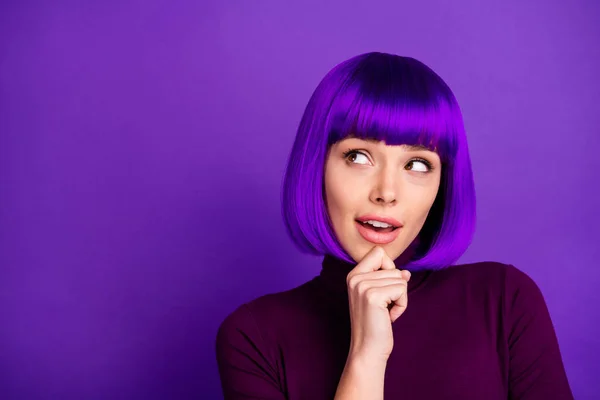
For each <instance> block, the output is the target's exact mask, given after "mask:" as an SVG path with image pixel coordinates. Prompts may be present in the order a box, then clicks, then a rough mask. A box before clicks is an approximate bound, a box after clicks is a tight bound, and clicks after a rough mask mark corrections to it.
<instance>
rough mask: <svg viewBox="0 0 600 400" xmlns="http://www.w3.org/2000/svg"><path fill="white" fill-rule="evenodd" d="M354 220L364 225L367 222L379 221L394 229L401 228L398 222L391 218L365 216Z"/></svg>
mask: <svg viewBox="0 0 600 400" xmlns="http://www.w3.org/2000/svg"><path fill="white" fill-rule="evenodd" d="M356 220H357V221H360V222H362V223H365V222H367V221H379V222H385V223H386V224H389V225H392V226H393V227H394V228H401V227H402V223H401V222H400V221H398V220H397V219H394V218H392V217H387V216H384V215H375V214H367V215H363V216H361V217H358V218H357V219H356Z"/></svg>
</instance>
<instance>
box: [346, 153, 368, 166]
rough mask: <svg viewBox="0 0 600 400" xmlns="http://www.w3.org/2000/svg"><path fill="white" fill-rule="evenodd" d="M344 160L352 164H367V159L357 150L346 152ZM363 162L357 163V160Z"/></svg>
mask: <svg viewBox="0 0 600 400" xmlns="http://www.w3.org/2000/svg"><path fill="white" fill-rule="evenodd" d="M344 158H345V159H347V160H348V161H350V162H351V163H353V164H363V165H364V164H368V163H369V158H368V157H367V156H366V155H365V154H364V153H362V152H360V151H358V150H348V151H347V152H345V153H344ZM361 159H362V160H363V162H360V161H359V162H357V160H361Z"/></svg>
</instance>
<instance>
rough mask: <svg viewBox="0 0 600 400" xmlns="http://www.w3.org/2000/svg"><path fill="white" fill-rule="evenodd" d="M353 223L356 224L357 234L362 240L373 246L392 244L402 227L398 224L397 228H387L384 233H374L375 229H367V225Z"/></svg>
mask: <svg viewBox="0 0 600 400" xmlns="http://www.w3.org/2000/svg"><path fill="white" fill-rule="evenodd" d="M382 222H383V221H382ZM396 222H397V221H396ZM354 223H355V224H356V229H357V230H358V233H360V235H361V236H362V237H363V239H365V240H366V241H368V242H371V243H375V244H388V243H391V242H393V241H394V240H396V238H397V237H398V235H399V234H400V229H401V227H402V224H399V226H398V227H397V228H387V230H384V231H376V230H375V229H373V228H371V227H368V226H367V225H368V224H365V223H363V222H360V221H358V220H357V221H355V222H354ZM390 229H391V230H390Z"/></svg>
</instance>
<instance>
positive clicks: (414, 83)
mask: <svg viewBox="0 0 600 400" xmlns="http://www.w3.org/2000/svg"><path fill="white" fill-rule="evenodd" d="M349 136H353V137H358V138H361V139H367V138H368V139H375V140H380V141H384V142H385V143H386V144H388V145H400V144H408V145H423V146H425V147H427V148H428V149H430V150H432V151H435V152H436V153H437V154H438V155H439V157H440V160H441V161H442V171H441V179H440V188H439V190H438V194H437V196H436V199H435V201H434V203H433V205H432V207H431V210H430V211H429V214H428V216H427V219H426V221H425V224H424V225H423V228H422V229H421V231H420V232H419V235H418V237H417V240H416V241H415V243H418V248H417V249H416V252H415V255H414V256H413V257H412V259H411V260H410V262H409V263H408V264H406V266H405V267H404V268H406V269H409V270H413V271H417V270H422V269H441V268H445V267H447V266H450V265H453V264H454V263H455V262H456V261H457V260H458V258H459V257H460V256H461V255H462V254H463V253H464V252H465V250H466V249H467V247H468V246H469V245H470V243H471V240H472V238H473V235H474V232H475V219H476V218H475V185H474V182H473V173H472V170H471V160H470V158H469V150H468V146H467V139H466V134H465V129H464V124H463V119H462V115H461V112H460V108H459V106H458V102H457V101H456V98H455V97H454V94H453V93H452V91H451V90H450V88H449V87H448V85H446V83H445V82H444V81H443V80H442V78H440V77H439V76H438V75H437V74H436V73H435V72H434V71H433V70H431V69H430V68H429V67H428V66H426V65H425V64H423V63H422V62H420V61H418V60H416V59H414V58H410V57H401V56H397V55H392V54H386V53H379V52H372V53H366V54H361V55H358V56H356V57H353V58H350V59H349V60H346V61H344V62H342V63H340V64H338V65H337V66H335V67H334V68H333V69H332V70H331V71H329V73H327V75H326V76H325V77H324V78H323V80H322V81H321V82H320V83H319V85H318V86H317V88H316V89H315V91H314V93H313V95H312V96H311V98H310V100H309V102H308V105H307V106H306V110H305V111H304V115H303V116H302V120H301V121H300V126H299V128H298V131H297V134H296V138H295V141H294V144H293V146H292V150H291V153H290V156H289V158H288V163H287V167H286V171H285V175H284V180H283V186H282V193H281V200H282V214H283V219H284V222H285V226H286V229H287V232H288V234H289V235H290V237H291V238H292V240H293V241H294V243H295V244H296V246H297V247H298V248H299V249H300V251H302V252H304V253H311V254H319V255H324V254H329V255H333V256H335V257H337V258H340V259H343V260H345V261H347V262H351V263H355V261H354V260H353V259H352V258H351V257H350V255H349V254H348V253H347V252H346V251H345V250H344V249H343V248H342V246H341V244H340V243H339V241H338V239H337V237H336V235H335V232H334V230H333V227H332V224H331V220H330V219H329V215H328V212H327V207H326V202H325V191H324V179H323V178H324V166H325V159H326V156H327V153H328V150H329V148H330V147H331V145H332V144H334V143H336V142H338V141H340V140H342V139H344V138H346V137H349Z"/></svg>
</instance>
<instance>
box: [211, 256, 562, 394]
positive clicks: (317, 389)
mask: <svg viewBox="0 0 600 400" xmlns="http://www.w3.org/2000/svg"><path fill="white" fill-rule="evenodd" d="M396 266H397V267H399V268H401V265H400V264H399V262H398V260H396ZM352 268H354V265H353V264H349V263H346V262H344V261H341V260H339V259H337V258H333V257H331V256H325V258H324V259H323V263H322V270H321V273H320V275H319V276H317V277H315V278H314V279H312V280H310V281H309V282H307V283H305V284H303V285H301V286H299V287H296V288H294V289H291V290H287V291H284V292H279V293H273V294H268V295H265V296H262V297H259V298H257V299H255V300H253V301H251V302H249V303H247V304H243V305H241V306H240V307H238V308H237V309H236V310H234V311H233V312H232V313H231V314H229V315H228V316H227V317H226V318H225V320H224V321H223V322H222V324H221V326H220V327H219V330H218V334H217V338H216V356H217V361H218V367H219V374H220V378H221V384H222V388H223V393H224V397H225V399H270V400H275V399H291V400H297V399H310V400H320V399H327V400H332V399H333V398H334V395H335V392H336V388H337V385H338V382H339V379H340V376H341V374H342V371H343V370H344V366H345V363H346V358H347V355H348V350H349V345H350V316H349V309H348V295H347V291H346V275H347V274H348V273H349V272H350V270H351V269H352ZM408 289H409V290H408V292H409V303H408V304H409V305H408V308H407V309H406V311H405V312H404V314H403V315H402V316H401V317H400V318H399V319H398V320H397V321H396V322H394V324H393V325H392V326H393V332H394V342H395V343H403V345H402V346H397V347H396V348H394V350H393V351H392V354H391V355H390V358H389V360H388V363H387V368H386V372H385V383H384V398H385V399H386V400H392V399H405V400H419V399H426V400H438V399H460V400H469V399H473V400H475V399H476V400H484V399H485V400H495V399H498V400H500V399H502V400H506V399H520V400H525V399H527V400H534V399H535V400H549V399H553V400H562V399H573V395H572V393H571V390H570V388H569V383H568V381H567V377H566V374H565V370H564V367H563V362H562V359H561V355H560V351H559V346H558V342H557V338H556V334H555V331H554V327H553V325H552V322H551V319H550V315H549V313H548V309H547V307H546V303H545V301H544V298H543V296H542V293H541V292H540V290H539V288H538V286H537V285H536V284H535V283H534V281H533V280H532V279H531V278H530V277H529V276H528V275H526V274H525V273H523V272H522V271H520V270H519V269H517V268H515V267H514V266H512V265H506V264H501V263H496V262H480V263H474V264H465V265H456V266H452V267H449V268H446V269H443V270H440V271H419V272H413V273H412V277H411V280H410V282H409V285H408Z"/></svg>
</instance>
